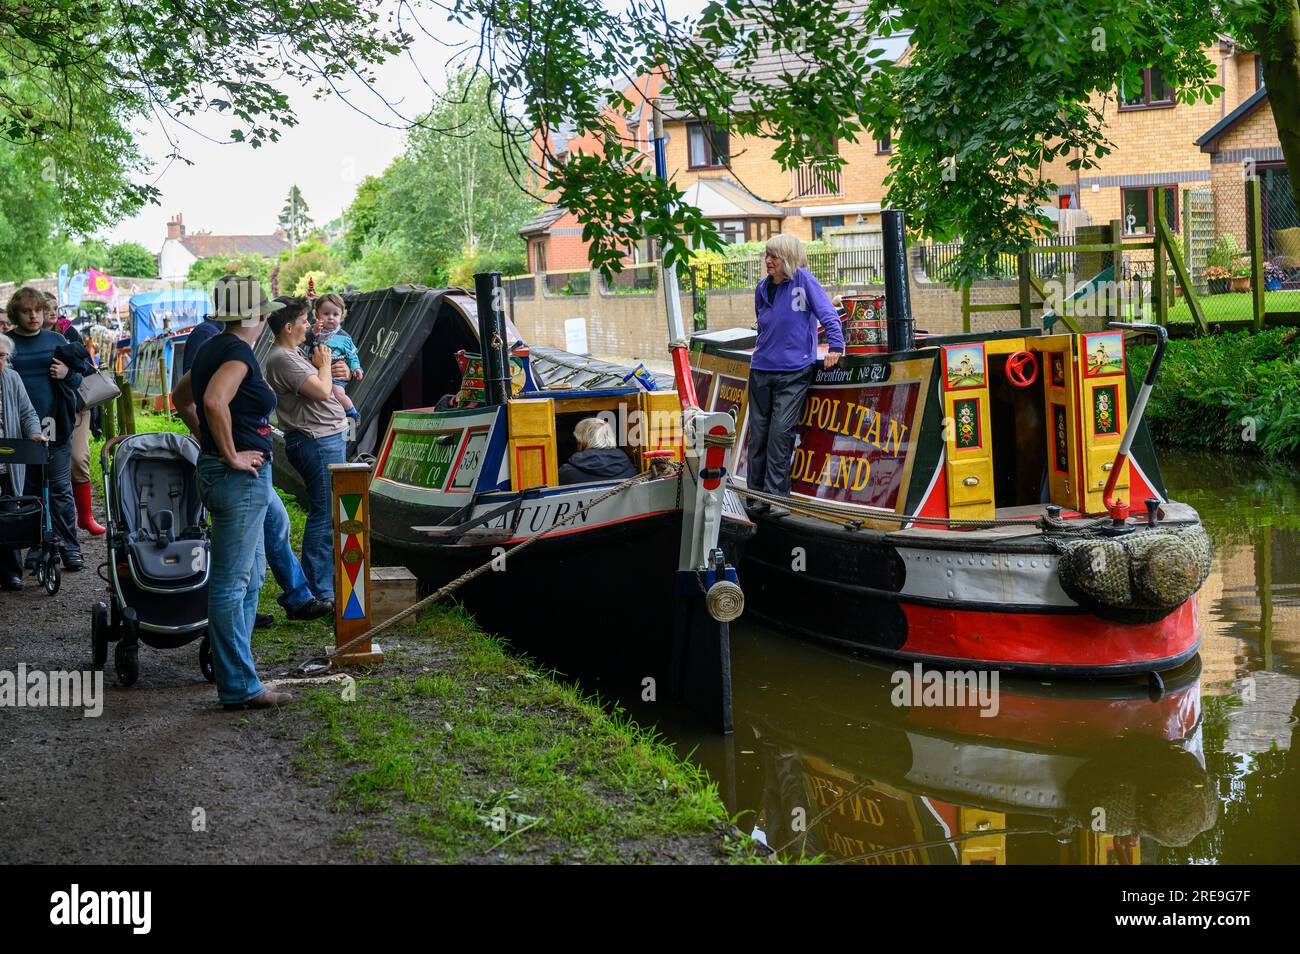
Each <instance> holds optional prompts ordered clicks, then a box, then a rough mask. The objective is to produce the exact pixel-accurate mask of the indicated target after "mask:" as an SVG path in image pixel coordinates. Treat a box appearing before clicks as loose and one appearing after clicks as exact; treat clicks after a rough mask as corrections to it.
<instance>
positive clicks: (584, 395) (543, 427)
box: [259, 276, 743, 731]
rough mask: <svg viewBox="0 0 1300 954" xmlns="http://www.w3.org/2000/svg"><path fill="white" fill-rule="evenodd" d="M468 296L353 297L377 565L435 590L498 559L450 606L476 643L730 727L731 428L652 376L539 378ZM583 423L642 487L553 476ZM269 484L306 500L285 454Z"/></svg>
mask: <svg viewBox="0 0 1300 954" xmlns="http://www.w3.org/2000/svg"><path fill="white" fill-rule="evenodd" d="M479 277H480V278H483V279H485V280H487V279H488V278H491V280H492V281H497V280H498V279H497V277H495V276H479ZM476 292H477V295H471V294H469V293H467V292H464V291H461V290H458V289H453V290H443V291H435V290H430V289H425V288H418V287H409V286H408V287H402V288H395V289H385V290H382V291H377V292H369V293H365V294H361V295H354V296H348V297H347V299H346V300H347V304H348V317H347V328H348V331H349V333H350V334H351V335H352V337H353V339H354V340H355V341H356V342H357V346H358V349H359V352H360V356H361V361H362V365H363V367H364V368H365V370H366V374H365V377H364V379H363V380H362V381H361V382H359V383H358V385H357V387H356V390H355V391H353V392H352V394H351V396H352V398H353V400H354V402H355V404H356V406H357V407H358V409H359V411H360V414H361V417H360V421H359V422H358V424H357V426H356V428H355V431H354V433H353V434H352V435H351V437H352V439H351V440H350V442H349V458H350V459H354V460H355V459H358V458H361V459H370V460H372V461H373V469H372V474H371V480H370V514H371V547H372V550H373V552H374V554H375V560H376V561H377V562H378V563H390V564H393V565H402V566H406V567H408V568H410V569H411V571H412V572H413V573H414V574H415V575H416V576H417V577H418V579H419V580H420V582H421V584H422V586H423V587H424V588H426V589H428V590H432V589H436V588H437V587H440V586H442V585H444V584H446V583H448V582H450V581H452V580H454V579H456V578H457V577H459V576H460V575H461V574H462V573H464V572H466V571H468V570H471V569H474V568H475V567H481V566H485V565H488V564H491V565H492V568H491V571H490V572H486V573H484V574H482V575H481V576H479V577H478V578H477V579H475V580H473V581H472V582H470V583H468V584H467V585H465V586H464V587H463V588H462V589H460V590H459V591H458V592H457V593H456V598H457V599H458V600H462V601H463V602H464V604H465V605H466V606H467V607H468V608H469V609H471V610H472V611H473V612H474V614H475V616H476V618H477V620H478V622H479V623H480V624H481V625H483V626H484V627H485V628H486V629H487V630H489V631H491V632H497V633H500V634H502V635H504V636H506V637H507V638H509V639H510V640H511V642H512V643H513V644H515V645H517V646H519V647H520V648H522V649H524V650H526V651H530V652H534V653H536V654H537V655H538V656H540V657H541V658H543V659H544V660H545V661H546V662H547V663H548V664H550V665H554V666H556V667H558V668H560V669H563V670H565V671H568V672H573V673H581V674H583V675H585V676H588V677H590V678H591V679H592V680H593V682H594V683H595V684H596V685H597V686H598V687H599V688H600V689H601V690H602V692H603V693H607V694H609V695H613V696H616V697H620V698H640V699H653V700H655V701H664V702H667V701H677V702H682V703H685V704H687V705H688V706H689V707H690V708H692V709H695V710H696V711H697V712H700V713H702V714H703V715H704V716H705V717H706V718H707V719H708V720H709V721H710V723H711V724H713V725H714V726H716V727H717V728H720V729H722V730H723V731H730V728H731V708H730V706H731V702H730V692H731V690H730V650H729V634H728V628H727V624H728V622H729V621H730V620H731V619H734V618H735V617H736V616H738V615H739V614H740V611H741V609H742V607H743V595H742V594H741V591H740V589H739V587H738V586H737V584H736V573H735V570H734V568H733V567H731V566H729V565H728V562H727V560H726V558H725V556H724V553H723V550H722V549H721V547H720V544H719V532H720V526H721V516H722V509H723V505H724V495H725V493H726V486H725V474H724V472H723V469H722V458H723V456H724V455H725V452H726V450H727V449H728V447H729V445H730V444H731V443H732V442H733V441H734V421H733V418H732V417H731V416H730V415H728V414H726V413H724V412H704V411H701V410H700V409H698V408H695V407H692V406H691V404H690V402H689V401H683V400H682V399H681V398H680V397H679V393H678V391H677V390H675V389H669V388H662V387H660V386H659V385H660V384H661V383H662V379H660V380H659V381H655V380H654V378H653V377H652V376H642V377H641V378H640V379H637V378H635V377H634V376H633V375H630V374H628V373H627V372H624V374H623V376H621V377H620V376H614V375H612V374H611V372H610V371H609V370H608V369H606V370H603V371H595V370H593V369H592V367H591V365H590V364H589V363H585V364H581V365H579V366H574V367H568V366H566V365H564V364H562V363H559V362H562V361H563V356H561V355H560V354H558V353H556V354H553V355H552V356H551V357H550V358H549V359H543V360H540V361H538V362H537V363H534V361H533V356H532V354H531V351H530V349H529V348H528V346H527V345H526V344H524V343H523V342H522V341H520V340H519V336H518V333H517V332H516V331H515V329H514V328H513V326H512V325H511V324H510V323H509V322H508V321H507V319H506V316H505V314H504V311H503V310H501V308H500V305H499V301H500V297H501V296H500V287H499V284H497V285H494V284H491V283H490V282H489V283H488V284H486V285H483V287H479V288H477V289H476ZM494 305H495V307H494ZM472 316H476V317H477V323H476V322H475V320H474V318H473V317H472ZM269 346H270V343H269V340H267V339H266V338H265V337H264V339H263V340H262V341H261V342H259V351H261V352H262V353H265V349H266V348H267V347H269ZM610 367H611V368H612V366H610ZM682 367H685V361H684V360H683V362H682ZM625 378H626V380H625ZM552 379H553V380H552ZM587 417H600V418H603V419H605V420H607V421H608V422H609V423H610V424H611V425H612V429H613V431H614V434H615V437H616V440H617V442H618V446H619V447H620V448H621V449H622V450H623V451H625V452H626V454H627V456H628V459H629V462H630V464H631V466H632V469H633V470H634V472H635V473H636V475H637V479H636V480H635V481H629V480H628V479H626V478H609V479H599V480H591V481H587V482H582V483H564V482H562V481H561V475H560V467H561V465H562V464H563V463H564V462H565V461H566V460H567V459H568V458H569V457H570V456H571V455H572V454H573V453H574V452H575V451H576V449H577V446H576V441H575V438H574V435H573V430H574V427H575V425H576V424H577V423H578V422H579V421H580V420H582V419H583V418H587ZM276 440H277V442H280V441H282V438H281V437H280V436H279V435H278V434H277V437H276ZM273 470H274V474H275V478H276V482H277V484H279V485H280V486H283V487H286V488H289V489H291V490H295V491H298V490H301V481H300V478H299V477H298V475H297V474H296V473H294V472H293V469H292V467H291V466H290V465H289V464H288V462H287V459H286V458H285V455H284V454H282V453H280V452H279V448H277V451H276V453H275V454H274V460H273ZM539 535H542V536H540V538H539V539H537V540H536V541H535V545H534V544H529V545H528V546H527V547H522V548H521V549H519V550H518V551H515V552H512V549H513V548H514V547H516V546H520V545H521V544H524V543H525V542H526V541H529V540H530V539H532V538H534V537H538V536H539Z"/></svg>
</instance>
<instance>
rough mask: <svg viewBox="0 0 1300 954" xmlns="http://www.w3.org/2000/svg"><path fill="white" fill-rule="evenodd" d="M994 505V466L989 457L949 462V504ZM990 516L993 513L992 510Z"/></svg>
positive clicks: (964, 505)
mask: <svg viewBox="0 0 1300 954" xmlns="http://www.w3.org/2000/svg"><path fill="white" fill-rule="evenodd" d="M992 503H993V466H992V463H991V461H990V459H989V458H988V457H979V458H975V459H974V460H949V461H948V504H949V506H950V507H963V508H965V507H968V506H971V505H974V504H988V505H990V508H991V506H992ZM990 515H992V511H991V509H990ZM967 519H969V518H967Z"/></svg>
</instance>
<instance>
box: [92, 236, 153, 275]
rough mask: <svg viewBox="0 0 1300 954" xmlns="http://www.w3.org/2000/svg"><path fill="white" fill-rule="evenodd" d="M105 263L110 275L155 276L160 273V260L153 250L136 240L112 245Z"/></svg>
mask: <svg viewBox="0 0 1300 954" xmlns="http://www.w3.org/2000/svg"><path fill="white" fill-rule="evenodd" d="M105 264H106V265H107V266H108V267H107V269H106V270H107V271H108V273H109V274H110V275H113V276H117V277H121V278H153V277H154V276H155V275H157V274H158V260H157V259H156V258H154V254H153V252H151V251H149V250H148V249H147V248H145V247H144V246H143V245H139V244H137V243H135V242H118V243H117V244H116V245H110V246H109V247H108V259H107V261H106V262H105Z"/></svg>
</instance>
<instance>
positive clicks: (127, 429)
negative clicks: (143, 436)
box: [116, 374, 135, 434]
mask: <svg viewBox="0 0 1300 954" xmlns="http://www.w3.org/2000/svg"><path fill="white" fill-rule="evenodd" d="M116 377H117V389H118V390H119V391H121V392H122V393H121V394H120V395H118V398H117V429H118V433H119V434H134V433H135V395H133V394H132V393H131V382H130V381H128V380H127V379H126V378H124V377H122V375H120V374H119V375H117V376H116Z"/></svg>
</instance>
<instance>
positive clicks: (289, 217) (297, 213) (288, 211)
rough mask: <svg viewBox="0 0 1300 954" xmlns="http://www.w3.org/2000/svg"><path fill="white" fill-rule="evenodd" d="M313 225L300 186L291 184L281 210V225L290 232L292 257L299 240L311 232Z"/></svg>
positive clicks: (290, 252) (290, 256)
mask: <svg viewBox="0 0 1300 954" xmlns="http://www.w3.org/2000/svg"><path fill="white" fill-rule="evenodd" d="M311 226H312V221H311V217H310V216H308V215H307V202H306V200H305V199H303V197H302V192H301V191H299V189H298V186H297V185H294V186H291V187H290V188H289V194H288V195H287V196H285V199H284V208H283V209H281V210H280V227H281V228H282V229H284V230H285V231H286V232H288V233H289V258H290V259H292V258H293V255H294V249H296V248H297V247H298V243H299V241H301V240H302V239H303V238H305V237H306V236H307V235H309V234H310V233H311Z"/></svg>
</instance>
